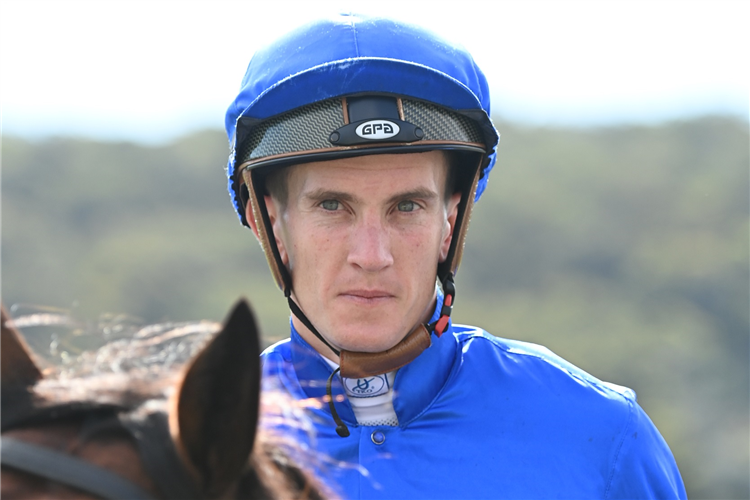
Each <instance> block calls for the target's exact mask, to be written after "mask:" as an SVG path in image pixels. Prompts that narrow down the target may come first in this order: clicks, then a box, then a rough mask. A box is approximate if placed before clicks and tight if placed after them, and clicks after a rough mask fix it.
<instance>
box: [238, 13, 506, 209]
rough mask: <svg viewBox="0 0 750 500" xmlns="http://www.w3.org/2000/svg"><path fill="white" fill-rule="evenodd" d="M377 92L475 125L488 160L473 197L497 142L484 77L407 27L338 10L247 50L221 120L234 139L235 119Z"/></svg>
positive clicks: (453, 51)
mask: <svg viewBox="0 0 750 500" xmlns="http://www.w3.org/2000/svg"><path fill="white" fill-rule="evenodd" d="M378 92H383V93H389V94H399V95H403V96H409V97H413V98H415V99H420V100H425V101H429V102H433V103H435V104H438V105H440V106H443V107H446V108H449V109H452V110H455V111H457V112H461V113H463V114H466V115H467V116H469V117H471V118H473V119H475V120H476V121H477V122H478V123H479V124H480V126H481V127H482V129H483V131H484V134H485V137H486V140H487V146H488V148H489V151H488V158H489V162H488V164H487V165H486V167H485V168H484V172H483V173H484V175H483V177H482V179H480V182H479V185H478V187H477V193H476V196H475V200H479V197H480V196H481V194H482V192H484V190H485V187H486V185H487V178H488V175H489V172H490V170H491V169H492V167H493V166H494V164H495V148H496V146H497V142H498V140H499V136H498V134H497V131H496V130H495V128H494V126H493V125H492V122H491V121H490V118H489V116H490V95H489V87H488V85H487V80H486V78H485V76H484V74H483V73H482V71H481V70H480V69H479V67H478V66H477V65H476V63H475V62H474V60H473V59H472V57H471V55H470V54H469V53H468V52H467V51H466V50H464V49H463V48H461V47H458V46H456V45H455V44H451V43H449V42H447V41H445V40H443V39H441V38H440V37H438V36H437V35H435V34H434V33H431V32H429V31H427V30H425V29H423V28H420V27H417V26H414V25H410V24H405V23H401V22H396V21H393V20H390V19H383V18H374V17H366V16H354V15H340V16H336V17H333V18H329V19H322V20H319V21H315V22H313V23H310V24H307V25H305V26H302V27H300V28H298V29H296V30H294V31H292V32H290V33H289V34H287V35H285V36H283V37H282V38H280V39H278V40H276V41H275V42H273V43H272V44H270V45H268V46H267V47H264V48H262V49H260V50H258V51H257V52H256V53H255V54H254V55H253V57H252V60H251V61H250V64H249V66H248V68H247V72H246V74H245V77H244V78H243V80H242V85H241V88H240V92H239V94H238V95H237V97H236V99H235V100H234V102H232V104H231V105H230V106H229V109H228V110H227V113H226V119H225V126H226V129H227V134H228V136H229V140H230V142H231V143H232V144H235V142H236V136H237V135H238V130H237V127H238V120H239V119H240V118H251V119H253V120H262V119H265V118H269V117H272V116H275V115H278V114H280V113H283V112H285V111H289V110H292V109H294V108H297V107H299V106H303V105H306V104H310V103H313V102H317V101H321V100H324V99H330V98H333V97H338V96H344V95H350V94H356V93H378ZM234 160H235V158H234V152H233V153H232V155H231V156H230V158H229V164H228V168H227V173H228V176H229V192H230V195H231V196H232V199H233V201H234V203H235V208H236V209H238V213H240V212H241V208H240V207H238V204H237V200H236V197H235V195H234V193H233V179H232V178H233V176H234V169H235V164H234ZM240 218H242V217H241V213H240Z"/></svg>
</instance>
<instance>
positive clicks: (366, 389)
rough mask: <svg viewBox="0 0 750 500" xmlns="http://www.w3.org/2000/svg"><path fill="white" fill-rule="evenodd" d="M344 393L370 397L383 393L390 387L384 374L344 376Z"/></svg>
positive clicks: (357, 396)
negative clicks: (361, 376)
mask: <svg viewBox="0 0 750 500" xmlns="http://www.w3.org/2000/svg"><path fill="white" fill-rule="evenodd" d="M344 388H345V389H346V395H347V396H350V397H354V398H371V397H374V396H380V395H381V394H385V393H387V392H388V390H389V389H390V388H391V386H390V384H389V383H388V379H387V378H386V376H385V375H375V376H374V377H364V378H345V379H344Z"/></svg>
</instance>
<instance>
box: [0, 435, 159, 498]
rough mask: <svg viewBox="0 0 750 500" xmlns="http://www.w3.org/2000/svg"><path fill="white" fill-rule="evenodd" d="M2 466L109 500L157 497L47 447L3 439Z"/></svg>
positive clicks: (124, 480)
mask: <svg viewBox="0 0 750 500" xmlns="http://www.w3.org/2000/svg"><path fill="white" fill-rule="evenodd" d="M1 459H2V465H3V466H7V467H11V468H13V469H17V470H20V471H23V472H27V473H29V474H33V475H35V476H39V477H43V478H45V479H49V480H51V481H55V482H57V483H61V484H65V485H67V486H72V487H74V488H78V489H79V490H83V491H85V492H87V493H93V494H94V495H97V496H99V497H102V498H105V499H108V500H120V499H122V500H129V499H133V500H136V499H143V500H154V497H153V496H152V495H151V494H149V493H147V492H145V491H144V490H143V489H141V488H140V487H138V486H136V485H135V484H133V483H132V482H130V481H128V480H127V479H125V478H123V477H121V476H118V475H117V474H114V473H112V472H110V471H108V470H106V469H103V468H102V467H98V466H96V465H93V464H90V463H88V462H85V461H83V460H79V459H77V458H75V457H72V456H70V455H66V454H64V453H59V452H57V451H54V450H51V449H49V448H46V447H44V446H38V445H35V444H30V443H25V442H23V441H21V440H19V439H15V438H12V437H3V438H2V458H1Z"/></svg>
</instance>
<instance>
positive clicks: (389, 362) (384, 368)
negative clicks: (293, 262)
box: [284, 273, 456, 378]
mask: <svg viewBox="0 0 750 500" xmlns="http://www.w3.org/2000/svg"><path fill="white" fill-rule="evenodd" d="M442 285H443V292H444V293H445V297H444V299H443V307H442V309H441V310H440V316H439V317H438V319H437V320H436V321H434V322H432V323H429V324H422V323H420V324H418V325H417V326H416V327H414V329H413V330H412V331H410V332H409V334H408V335H406V336H405V337H404V338H403V339H402V340H401V342H399V343H398V344H396V345H395V346H393V347H391V348H390V349H387V350H385V351H382V352H356V351H347V350H344V349H336V348H335V347H333V346H332V345H331V344H330V343H329V342H328V341H327V340H326V339H325V338H324V337H323V335H321V334H320V332H318V330H317V329H316V328H315V327H314V326H313V324H312V322H311V321H310V320H309V319H308V318H307V316H306V315H305V313H304V312H302V309H300V307H299V306H298V305H297V303H296V302H294V300H293V299H292V296H291V289H290V288H289V287H287V288H286V290H285V291H284V295H286V298H287V301H288V302H289V309H290V310H291V311H292V314H294V315H295V316H296V317H297V319H299V320H300V321H301V322H302V324H303V325H305V326H306V327H307V329H308V330H310V332H312V334H313V335H315V336H316V337H317V338H318V340H320V341H321V342H323V344H325V346H326V347H328V349H330V350H331V352H333V353H334V354H335V355H336V356H338V357H339V366H340V367H341V376H342V377H344V378H362V377H371V376H374V375H382V374H383V373H388V372H391V371H394V370H397V369H399V368H401V367H402V366H404V365H407V364H409V363H411V362H412V361H413V360H414V359H416V357H417V356H419V355H420V354H422V351H424V350H425V349H427V348H428V347H430V346H431V345H432V339H431V338H430V333H432V332H434V333H435V335H437V336H438V337H440V336H441V335H442V334H443V332H444V331H445V329H446V327H447V326H448V320H449V319H450V315H451V312H452V311H453V302H454V300H455V295H456V287H455V285H454V283H453V273H448V274H447V276H446V277H445V279H443V282H442Z"/></svg>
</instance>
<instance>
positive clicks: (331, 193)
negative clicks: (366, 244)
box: [302, 188, 438, 204]
mask: <svg viewBox="0 0 750 500" xmlns="http://www.w3.org/2000/svg"><path fill="white" fill-rule="evenodd" d="M302 197H303V198H307V199H308V200H311V201H313V202H321V201H324V200H341V201H346V202H350V203H351V202H355V201H356V200H357V197H356V196H354V195H352V194H351V193H347V192H344V191H335V190H333V189H325V188H321V189H315V190H313V191H310V192H307V193H303V194H302ZM435 198H438V194H437V193H436V192H434V191H432V190H430V189H427V188H417V189H412V190H411V191H404V192H402V193H396V194H394V195H393V196H391V197H390V198H389V199H388V204H392V203H396V202H398V201H403V200H413V199H417V200H426V201H431V200H434V199H435Z"/></svg>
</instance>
